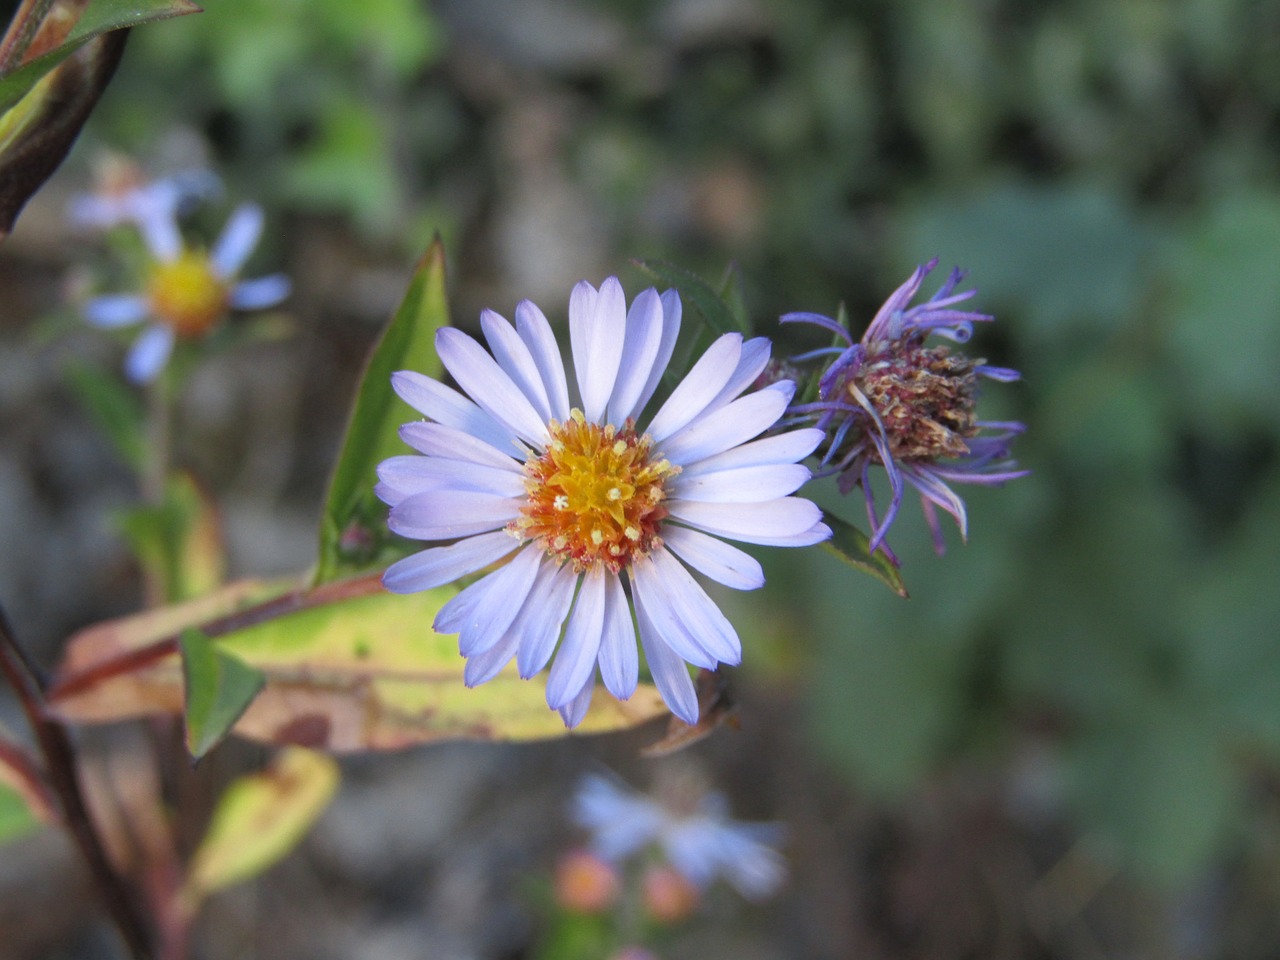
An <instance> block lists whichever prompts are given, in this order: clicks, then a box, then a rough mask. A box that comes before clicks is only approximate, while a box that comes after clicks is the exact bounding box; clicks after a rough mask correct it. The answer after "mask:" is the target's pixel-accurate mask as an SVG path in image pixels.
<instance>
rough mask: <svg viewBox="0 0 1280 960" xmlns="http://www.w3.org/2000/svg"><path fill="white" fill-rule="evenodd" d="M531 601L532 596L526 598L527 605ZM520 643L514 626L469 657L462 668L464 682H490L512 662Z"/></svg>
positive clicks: (469, 684) (469, 685)
mask: <svg viewBox="0 0 1280 960" xmlns="http://www.w3.org/2000/svg"><path fill="white" fill-rule="evenodd" d="M531 601H532V597H530V598H528V599H526V600H525V606H528V605H529V603H530V602H531ZM519 645H520V634H519V632H518V631H517V630H516V629H515V628H514V627H512V628H511V629H508V630H507V632H506V633H504V634H503V635H502V636H501V637H499V638H498V640H497V641H495V642H494V644H493V646H491V647H489V649H487V650H483V651H481V652H479V653H475V654H472V655H471V656H470V657H468V658H467V665H466V666H465V667H463V669H462V682H463V683H465V684H466V685H467V686H468V687H478V686H480V684H482V683H488V682H489V681H490V680H492V679H493V678H494V677H496V676H497V675H498V674H499V673H501V672H502V668H503V667H505V666H506V665H507V664H508V663H510V662H511V658H512V657H514V656H515V655H516V648H517V647H518V646H519Z"/></svg>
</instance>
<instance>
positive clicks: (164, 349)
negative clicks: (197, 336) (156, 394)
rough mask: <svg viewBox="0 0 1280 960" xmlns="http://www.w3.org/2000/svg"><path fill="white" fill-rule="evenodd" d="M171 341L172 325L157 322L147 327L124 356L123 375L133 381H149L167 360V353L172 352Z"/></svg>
mask: <svg viewBox="0 0 1280 960" xmlns="http://www.w3.org/2000/svg"><path fill="white" fill-rule="evenodd" d="M173 341H174V333H173V328H172V327H167V326H165V325H163V324H159V323H157V324H153V325H152V326H149V327H147V329H145V330H143V331H142V333H141V334H140V335H139V336H138V339H137V340H135V341H133V346H132V347H130V348H129V353H128V355H127V356H125V358H124V373H125V376H126V377H128V378H129V379H130V380H131V381H133V382H134V383H150V382H151V381H152V380H154V379H155V378H156V377H158V376H159V375H160V371H161V370H163V369H164V365H165V364H166V363H168V362H169V355H170V354H171V353H173Z"/></svg>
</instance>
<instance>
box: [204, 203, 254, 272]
mask: <svg viewBox="0 0 1280 960" xmlns="http://www.w3.org/2000/svg"><path fill="white" fill-rule="evenodd" d="M262 222H263V216H262V208H261V207H260V206H258V205H257V204H256V203H244V204H241V205H240V206H238V207H236V209H235V210H234V211H232V213H231V219H230V220H228V221H227V225H226V226H225V227H223V228H222V235H221V236H220V237H218V240H217V242H216V243H215V244H214V245H213V250H212V251H210V253H209V265H210V266H211V267H212V268H213V273H214V275H215V276H216V277H218V278H219V279H221V280H230V279H231V278H232V277H234V276H235V275H236V274H237V273H239V272H240V268H241V267H243V266H244V264H245V261H246V260H248V259H249V254H251V253H253V248H254V247H256V246H257V245H258V237H260V236H262Z"/></svg>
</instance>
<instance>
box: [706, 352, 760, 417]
mask: <svg viewBox="0 0 1280 960" xmlns="http://www.w3.org/2000/svg"><path fill="white" fill-rule="evenodd" d="M772 352H773V344H771V343H770V342H769V338H768V337H753V338H752V339H750V340H748V341H746V342H745V343H744V344H743V345H742V356H741V357H739V358H738V366H737V369H735V370H734V371H733V376H731V377H730V378H729V382H728V383H726V384H725V385H724V386H723V387H721V388H720V392H719V393H717V394H716V395H715V397H713V398H712V400H711V402H710V403H708V404H707V408H706V410H704V411H703V412H702V414H701V415H702V416H706V415H707V414H708V413H712V412H714V411H716V410H719V409H720V408H721V407H723V406H724V405H725V404H727V403H729V402H730V401H731V400H733V399H734V398H735V397H737V396H738V395H739V394H740V393H742V392H743V391H744V390H746V389H747V388H748V387H750V386H751V385H752V384H753V383H755V382H756V380H758V379H759V378H760V374H762V373H764V368H765V367H767V366H768V365H769V357H770V355H771V354H772Z"/></svg>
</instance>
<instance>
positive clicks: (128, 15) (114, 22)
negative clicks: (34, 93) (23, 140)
mask: <svg viewBox="0 0 1280 960" xmlns="http://www.w3.org/2000/svg"><path fill="white" fill-rule="evenodd" d="M199 12H200V7H198V6H196V4H194V3H192V2H190V0H93V2H91V3H90V4H89V5H88V7H87V8H86V9H85V11H84V13H82V14H81V15H80V18H79V20H77V21H76V24H75V26H74V27H72V28H71V31H70V32H69V33H68V34H67V36H66V38H65V39H64V40H63V41H62V42H61V43H60V44H58V45H57V46H56V47H54V48H53V49H52V50H50V51H48V52H47V53H44V54H41V55H40V56H39V57H36V58H34V59H33V60H31V61H30V62H28V63H24V64H22V66H20V67H18V68H17V69H15V70H11V71H9V72H8V73H5V74H4V75H3V76H0V111H7V110H8V109H9V108H10V107H12V106H13V105H14V104H16V103H17V102H18V101H19V100H21V99H22V98H23V97H25V96H26V95H27V94H28V93H29V92H30V91H31V89H32V88H33V87H34V86H35V85H36V84H37V83H39V82H40V80H41V78H43V77H44V76H45V75H46V74H47V73H49V71H51V70H53V69H54V67H56V66H58V65H59V64H61V63H62V62H63V61H65V60H66V59H67V57H69V56H71V55H72V54H73V53H75V52H76V51H77V50H79V49H80V48H81V47H82V46H84V45H85V44H86V43H87V42H88V41H90V40H92V39H93V38H94V37H98V36H101V35H102V34H104V33H109V32H111V31H112V30H121V29H124V28H127V27H136V26H140V25H141V24H144V23H149V22H151V21H155V20H164V19H167V18H169V17H178V16H182V15H183V14H188V13H199Z"/></svg>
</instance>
